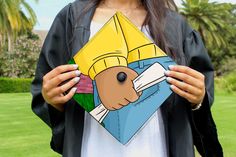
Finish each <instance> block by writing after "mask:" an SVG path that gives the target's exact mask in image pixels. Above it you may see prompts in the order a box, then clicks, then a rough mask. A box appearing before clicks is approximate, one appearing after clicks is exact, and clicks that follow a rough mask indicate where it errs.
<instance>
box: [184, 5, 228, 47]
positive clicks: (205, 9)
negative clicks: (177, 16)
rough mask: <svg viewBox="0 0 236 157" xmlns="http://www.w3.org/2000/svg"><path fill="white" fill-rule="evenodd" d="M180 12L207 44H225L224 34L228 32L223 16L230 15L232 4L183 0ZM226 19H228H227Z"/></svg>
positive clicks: (218, 45)
mask: <svg viewBox="0 0 236 157" xmlns="http://www.w3.org/2000/svg"><path fill="white" fill-rule="evenodd" d="M182 5H183V7H182V8H180V13H181V14H182V15H184V16H185V17H186V19H187V20H188V22H189V23H190V24H191V25H192V27H193V28H194V29H195V30H197V31H198V32H199V33H200V35H201V36H202V39H203V41H204V43H205V44H207V46H212V45H214V46H217V47H221V46H226V45H227V42H226V40H225V34H226V33H229V31H228V29H226V27H227V23H226V21H225V20H226V19H225V17H227V18H229V17H231V12H230V11H231V8H232V5H230V4H229V3H216V2H209V0H184V1H182ZM227 20H228V19H227Z"/></svg>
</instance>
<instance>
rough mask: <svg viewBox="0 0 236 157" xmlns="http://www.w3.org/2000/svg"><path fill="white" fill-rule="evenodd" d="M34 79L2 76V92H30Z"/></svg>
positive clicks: (0, 80) (0, 85) (0, 90)
mask: <svg viewBox="0 0 236 157" xmlns="http://www.w3.org/2000/svg"><path fill="white" fill-rule="evenodd" d="M31 82H32V79H29V78H27V79H26V78H2V77H0V93H22V92H30V86H31Z"/></svg>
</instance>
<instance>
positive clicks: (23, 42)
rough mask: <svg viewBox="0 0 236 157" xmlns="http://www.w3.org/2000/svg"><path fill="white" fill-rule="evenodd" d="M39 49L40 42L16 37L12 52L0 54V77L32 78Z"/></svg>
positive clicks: (25, 36)
mask: <svg viewBox="0 0 236 157" xmlns="http://www.w3.org/2000/svg"><path fill="white" fill-rule="evenodd" d="M40 49H41V43H40V40H37V39H30V38H29V37H28V36H27V35H23V36H20V37H18V38H17V40H16V43H15V44H14V49H13V51H12V52H7V51H3V52H2V53H1V54H0V76H2V77H15V78H16V77H20V78H32V77H33V76H34V73H35V69H36V62H37V59H38V55H39V52H40Z"/></svg>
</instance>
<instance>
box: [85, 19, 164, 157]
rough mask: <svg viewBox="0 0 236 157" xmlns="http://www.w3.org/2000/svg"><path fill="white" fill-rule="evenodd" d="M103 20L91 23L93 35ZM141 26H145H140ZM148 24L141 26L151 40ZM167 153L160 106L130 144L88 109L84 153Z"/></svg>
mask: <svg viewBox="0 0 236 157" xmlns="http://www.w3.org/2000/svg"><path fill="white" fill-rule="evenodd" d="M102 26H103V24H101V23H97V22H95V21H92V22H91V25H90V39H91V37H92V36H93V35H94V34H96V32H97V31H98V30H100V29H101V27H102ZM140 29H141V28H140ZM147 29H148V28H147V27H143V29H142V30H141V31H142V32H143V33H144V34H146V36H147V37H149V38H150V39H151V40H152V38H151V36H150V35H149V33H148V30H147ZM144 156H145V157H157V156H158V157H167V152H166V139H165V132H164V124H163V119H162V115H161V112H160V110H157V111H156V112H155V113H154V114H153V115H152V116H151V117H150V118H149V120H148V121H147V122H146V123H145V125H144V126H143V127H142V128H141V129H140V130H139V131H138V132H137V133H136V135H135V136H133V137H132V139H131V140H130V141H129V142H128V143H127V144H126V145H123V144H121V143H120V142H119V141H118V140H116V139H115V138H114V137H113V136H112V135H111V134H110V133H109V132H108V131H107V130H106V129H105V128H103V127H102V126H101V125H100V124H99V123H98V122H97V121H96V120H95V119H94V118H93V117H91V116H90V115H89V113H87V112H85V117H84V131H83V140H82V150H81V157H144Z"/></svg>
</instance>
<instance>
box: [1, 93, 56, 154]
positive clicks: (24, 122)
mask: <svg viewBox="0 0 236 157" xmlns="http://www.w3.org/2000/svg"><path fill="white" fill-rule="evenodd" d="M30 102H31V95H30V94H29V93H19V94H0V156H1V157H58V155H57V154H56V153H54V152H53V151H52V150H51V149H50V146H49V142H50V136H51V135H50V129H49V128H48V127H47V126H46V124H44V123H43V122H42V121H41V120H40V119H39V118H38V117H36V116H35V115H34V114H33V112H32V111H31V106H30Z"/></svg>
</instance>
